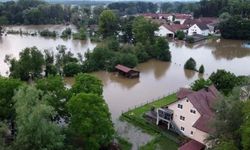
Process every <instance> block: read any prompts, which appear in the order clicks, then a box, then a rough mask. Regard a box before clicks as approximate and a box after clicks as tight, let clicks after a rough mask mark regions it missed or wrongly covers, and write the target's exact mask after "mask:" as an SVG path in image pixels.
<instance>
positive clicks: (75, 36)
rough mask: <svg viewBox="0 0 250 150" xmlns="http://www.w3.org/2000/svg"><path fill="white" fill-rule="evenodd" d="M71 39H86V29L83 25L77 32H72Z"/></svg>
mask: <svg viewBox="0 0 250 150" xmlns="http://www.w3.org/2000/svg"><path fill="white" fill-rule="evenodd" d="M73 39H75V40H86V39H87V35H86V31H85V29H84V28H83V27H81V28H80V29H79V32H78V33H74V34H73Z"/></svg>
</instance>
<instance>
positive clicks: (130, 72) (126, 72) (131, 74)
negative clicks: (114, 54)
mask: <svg viewBox="0 0 250 150" xmlns="http://www.w3.org/2000/svg"><path fill="white" fill-rule="evenodd" d="M115 69H116V70H117V71H118V72H119V74H121V75H123V76H125V77H127V78H138V77H139V76H140V72H139V71H137V70H134V69H132V68H129V67H126V66H123V65H120V64H118V65H116V66H115Z"/></svg>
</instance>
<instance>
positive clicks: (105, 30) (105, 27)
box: [99, 10, 118, 38]
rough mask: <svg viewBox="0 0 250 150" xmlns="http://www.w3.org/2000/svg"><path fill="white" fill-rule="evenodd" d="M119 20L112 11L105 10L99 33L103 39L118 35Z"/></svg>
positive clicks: (101, 18)
mask: <svg viewBox="0 0 250 150" xmlns="http://www.w3.org/2000/svg"><path fill="white" fill-rule="evenodd" d="M117 29H118V19H117V16H116V15H115V13H114V12H113V11H112V10H104V11H103V12H102V13H101V14H100V17H99V32H100V33H101V35H102V36H103V38H106V37H109V36H114V35H116V34H117Z"/></svg>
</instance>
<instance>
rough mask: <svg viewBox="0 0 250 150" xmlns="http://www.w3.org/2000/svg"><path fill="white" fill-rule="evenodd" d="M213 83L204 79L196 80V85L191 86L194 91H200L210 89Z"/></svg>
mask: <svg viewBox="0 0 250 150" xmlns="http://www.w3.org/2000/svg"><path fill="white" fill-rule="evenodd" d="M212 84H213V83H212V81H211V80H209V79H208V80H205V79H203V78H201V79H198V80H195V81H194V83H193V84H192V85H191V88H192V90H193V91H199V90H201V89H203V88H206V87H209V86H210V85H212Z"/></svg>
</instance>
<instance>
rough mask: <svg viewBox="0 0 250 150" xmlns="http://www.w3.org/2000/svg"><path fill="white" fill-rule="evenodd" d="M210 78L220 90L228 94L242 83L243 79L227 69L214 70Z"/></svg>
mask: <svg viewBox="0 0 250 150" xmlns="http://www.w3.org/2000/svg"><path fill="white" fill-rule="evenodd" d="M209 79H210V80H211V81H212V82H213V83H214V85H215V87H216V88H217V89H218V90H220V91H222V92H223V93H224V94H226V95H228V94H229V93H230V92H231V91H232V89H233V88H234V87H236V86H238V85H240V84H241V81H242V80H243V79H241V78H238V77H237V76H235V75H234V74H233V73H231V72H227V71H225V70H217V72H213V73H212V74H211V75H210V77H209Z"/></svg>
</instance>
